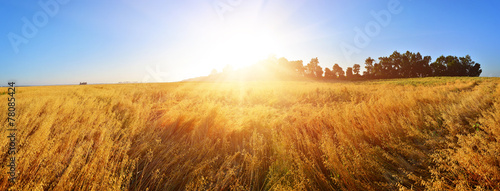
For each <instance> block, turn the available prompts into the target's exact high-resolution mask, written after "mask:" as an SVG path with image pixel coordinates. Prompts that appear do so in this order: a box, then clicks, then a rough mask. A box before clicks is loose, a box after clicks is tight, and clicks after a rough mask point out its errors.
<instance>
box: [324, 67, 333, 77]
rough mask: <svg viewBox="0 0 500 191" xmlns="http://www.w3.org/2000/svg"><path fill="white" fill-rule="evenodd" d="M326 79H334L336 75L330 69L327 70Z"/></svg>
mask: <svg viewBox="0 0 500 191" xmlns="http://www.w3.org/2000/svg"><path fill="white" fill-rule="evenodd" d="M325 78H326V79H333V78H334V74H333V72H332V71H331V70H330V68H325Z"/></svg>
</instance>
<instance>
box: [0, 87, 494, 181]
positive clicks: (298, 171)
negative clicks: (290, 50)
mask: <svg viewBox="0 0 500 191" xmlns="http://www.w3.org/2000/svg"><path fill="white" fill-rule="evenodd" d="M499 82H500V80H499V79H496V78H423V79H405V80H379V81H368V82H356V83H320V82H220V83H209V82H189V83H167V84H119V85H118V84H117V85H87V86H50V87H18V88H17V94H16V104H17V106H16V108H17V114H18V117H17V121H18V128H19V130H18V142H17V143H18V145H17V147H18V154H17V157H18V158H19V159H18V161H17V170H18V173H19V174H18V176H19V177H18V181H17V183H16V184H14V185H10V184H9V182H8V181H7V179H8V174H7V173H6V172H7V171H8V169H7V166H6V164H7V160H8V158H7V157H8V155H7V145H8V139H7V137H6V136H7V131H6V128H7V124H6V122H4V123H2V130H1V135H2V136H1V137H0V144H2V145H4V146H3V147H2V153H4V154H3V155H1V157H2V169H1V172H2V173H0V174H1V175H0V178H1V181H0V190H6V189H12V190H226V189H227V190H397V189H401V190H406V189H415V190H423V189H425V190H473V189H478V190H482V189H485V190H492V189H497V190H498V189H500V165H499V164H500V153H499V152H500V86H498V84H499ZM6 91H7V90H6V88H2V89H0V93H2V92H6ZM6 98H7V95H5V94H3V95H1V94H0V100H4V102H0V103H1V104H0V111H2V112H0V119H2V121H3V119H6V118H7V116H6V113H7V112H3V111H7V104H6V103H7V101H6ZM3 103H5V104H3Z"/></svg>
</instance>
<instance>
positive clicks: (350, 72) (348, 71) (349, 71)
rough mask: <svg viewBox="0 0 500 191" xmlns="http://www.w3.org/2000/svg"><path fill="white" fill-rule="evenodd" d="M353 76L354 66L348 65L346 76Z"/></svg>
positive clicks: (348, 77) (350, 77) (349, 77)
mask: <svg viewBox="0 0 500 191" xmlns="http://www.w3.org/2000/svg"><path fill="white" fill-rule="evenodd" d="M352 76H353V74H352V68H351V67H348V68H347V70H346V73H345V77H346V78H347V79H352Z"/></svg>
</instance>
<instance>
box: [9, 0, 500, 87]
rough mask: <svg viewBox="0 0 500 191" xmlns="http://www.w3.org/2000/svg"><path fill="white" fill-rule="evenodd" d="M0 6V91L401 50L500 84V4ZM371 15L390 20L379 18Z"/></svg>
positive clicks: (210, 0) (384, 0) (348, 62)
mask: <svg viewBox="0 0 500 191" xmlns="http://www.w3.org/2000/svg"><path fill="white" fill-rule="evenodd" d="M0 4H1V6H0V22H1V25H2V27H1V28H0V34H2V35H1V36H0V50H1V51H0V64H1V65H0V66H1V69H0V83H7V81H11V80H14V81H17V82H18V83H19V84H22V85H50V84H75V83H78V82H81V81H87V82H88V83H116V82H123V81H144V82H160V81H165V82H170V81H178V80H183V79H186V78H191V77H197V76H201V75H208V74H209V73H210V72H211V70H212V69H214V68H215V69H217V70H219V71H221V70H222V68H224V66H225V65H228V64H231V65H233V67H236V68H238V67H244V66H247V65H250V64H252V63H255V62H257V61H259V60H262V59H265V58H267V56H268V55H270V54H274V55H276V56H277V57H286V58H288V59H289V60H303V61H304V64H306V63H307V62H309V61H310V59H311V58H313V57H318V58H319V61H320V65H321V66H323V67H330V68H331V67H332V66H333V65H334V64H335V63H338V64H339V65H340V66H341V67H343V68H344V69H345V68H346V67H350V66H352V65H353V64H356V63H357V64H361V65H363V63H364V60H365V59H366V58H367V57H372V58H373V57H374V58H378V57H380V56H387V55H390V54H391V53H392V52H393V51H395V50H398V51H400V52H405V51H406V50H409V51H412V52H420V53H421V54H423V55H430V56H431V57H432V59H433V60H435V59H436V58H437V57H438V56H440V55H445V56H446V55H454V56H465V55H467V54H469V55H471V57H472V59H473V60H474V61H476V62H478V63H480V64H481V67H482V69H483V73H482V76H500V63H499V62H498V58H499V57H500V56H499V55H500V54H499V53H500V36H499V35H498V34H500V33H499V32H498V31H499V29H500V15H499V14H498V11H499V10H500V2H499V1H472V0H458V1H453V2H451V1H419V0H399V1H398V0H381V1H369V0H363V1H347V0H338V1H331V0H252V1H250V0H183V1H169V0H167V1H165V0H145V1H132V0H122V1H116V0H110V1H98V0H87V1H82V0H65V1H64V0H59V1H57V0H41V1H18V0H4V1H2V2H1V3H0ZM373 13H375V14H380V15H382V16H380V17H379V19H377V18H376V17H375V16H374V15H373ZM383 13H386V14H383ZM387 14H388V15H389V16H390V19H388V17H387ZM380 19H381V20H380ZM32 29H34V30H32ZM358 29H359V30H358ZM359 31H361V33H360V32H359ZM361 36H364V37H365V38H361ZM366 37H367V38H366ZM360 39H362V40H360ZM16 49H17V50H16Z"/></svg>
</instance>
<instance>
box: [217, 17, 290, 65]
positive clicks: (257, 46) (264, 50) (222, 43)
mask: <svg viewBox="0 0 500 191" xmlns="http://www.w3.org/2000/svg"><path fill="white" fill-rule="evenodd" d="M281 44H282V43H281V42H280V37H279V36H278V35H276V34H275V33H274V32H273V31H272V30H270V29H269V28H266V27H262V26H255V25H243V26H236V27H228V28H226V29H224V30H223V31H221V32H220V33H219V34H218V36H217V38H216V39H215V41H214V42H213V44H212V46H211V47H210V49H211V51H210V52H211V55H210V60H212V62H215V63H213V64H214V65H217V66H219V67H220V66H222V67H224V66H227V65H230V66H232V67H233V68H235V69H239V68H244V67H246V66H250V65H252V64H255V63H257V62H258V61H260V60H263V59H265V58H267V57H268V56H269V55H272V54H277V53H278V52H279V51H280V50H282V48H283V47H282V46H281Z"/></svg>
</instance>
